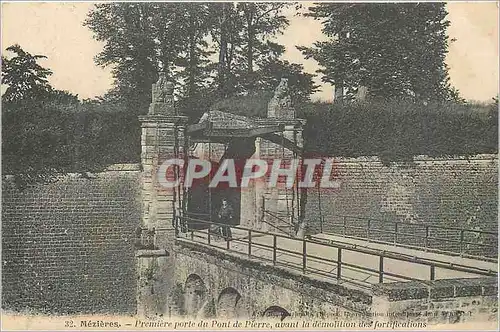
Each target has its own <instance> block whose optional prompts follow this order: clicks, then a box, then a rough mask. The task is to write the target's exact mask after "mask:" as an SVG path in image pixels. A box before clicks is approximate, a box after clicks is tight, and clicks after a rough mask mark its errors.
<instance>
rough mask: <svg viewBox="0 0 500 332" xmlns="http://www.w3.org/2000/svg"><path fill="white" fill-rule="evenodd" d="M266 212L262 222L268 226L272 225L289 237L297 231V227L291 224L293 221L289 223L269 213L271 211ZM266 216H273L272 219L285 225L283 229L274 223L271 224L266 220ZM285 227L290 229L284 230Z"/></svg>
mask: <svg viewBox="0 0 500 332" xmlns="http://www.w3.org/2000/svg"><path fill="white" fill-rule="evenodd" d="M263 212H264V216H263V218H262V221H263V222H264V223H266V224H268V225H270V226H271V227H273V228H275V229H277V230H279V231H282V232H284V233H288V234H289V235H291V234H292V233H294V230H295V225H294V224H293V223H292V222H291V221H288V220H286V219H284V218H282V217H280V216H278V215H277V214H275V213H273V212H271V211H269V210H263ZM265 215H268V216H271V217H272V218H274V219H276V220H278V221H280V222H281V224H282V225H283V226H282V227H279V226H276V225H274V224H272V223H270V222H269V221H267V220H266V218H265ZM283 227H285V228H288V229H283Z"/></svg>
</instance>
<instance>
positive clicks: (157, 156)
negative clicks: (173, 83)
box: [136, 80, 188, 318]
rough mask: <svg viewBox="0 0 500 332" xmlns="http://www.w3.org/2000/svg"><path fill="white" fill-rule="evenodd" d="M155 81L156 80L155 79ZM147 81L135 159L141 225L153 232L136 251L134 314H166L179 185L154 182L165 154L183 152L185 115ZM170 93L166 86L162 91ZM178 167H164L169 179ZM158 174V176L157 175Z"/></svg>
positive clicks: (172, 155) (179, 155)
mask: <svg viewBox="0 0 500 332" xmlns="http://www.w3.org/2000/svg"><path fill="white" fill-rule="evenodd" d="M159 82H160V80H159ZM160 83H161V82H160ZM158 85H159V84H158V83H157V85H156V89H155V85H153V102H152V103H151V106H150V112H149V114H148V115H147V116H141V117H140V118H139V119H140V121H141V123H142V137H141V146H142V152H141V161H142V205H143V207H142V208H143V218H142V229H143V232H144V231H146V232H148V234H154V241H153V244H152V245H150V246H149V247H148V248H147V249H144V248H142V249H141V248H140V250H138V251H137V253H136V256H137V264H138V266H137V268H138V269H137V272H138V294H137V314H138V315H139V316H145V317H149V318H154V317H159V316H166V317H168V316H169V314H171V313H172V310H173V309H172V308H173V304H172V303H171V301H170V295H171V290H172V289H173V287H174V286H175V285H172V284H171V281H172V280H173V266H174V260H175V253H174V250H173V246H174V241H175V236H176V234H175V227H174V217H175V215H176V214H177V215H178V214H179V213H180V211H181V209H182V203H181V202H182V198H183V197H182V196H183V188H182V185H181V186H179V187H176V188H164V187H163V186H162V185H161V184H160V183H159V176H158V174H159V173H158V171H159V168H160V165H161V164H162V163H163V162H164V161H165V160H167V159H172V158H180V159H183V158H184V154H187V153H188V151H187V150H185V149H186V147H187V144H186V141H185V129H186V124H187V117H185V116H179V115H176V113H177V112H175V109H174V106H173V103H170V104H169V103H166V102H164V101H165V100H168V98H170V97H172V96H171V95H168V94H167V95H166V96H163V98H160V99H158V98H156V99H155V93H156V94H161V93H163V92H165V91H162V90H160V91H159V88H158ZM167 92H169V93H170V92H171V91H167ZM181 173H182V172H181V170H180V169H179V171H178V172H174V168H173V167H170V169H169V171H167V174H168V178H169V180H174V179H175V178H176V177H177V176H180V174H181ZM162 176H163V177H164V175H162Z"/></svg>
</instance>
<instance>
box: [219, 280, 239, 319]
mask: <svg viewBox="0 0 500 332" xmlns="http://www.w3.org/2000/svg"><path fill="white" fill-rule="evenodd" d="M240 299H241V295H240V293H239V292H238V291H237V290H236V289H234V288H232V287H228V288H225V289H223V290H222V292H220V294H219V298H218V299H217V317H218V318H236V317H237V316H238V315H237V309H236V305H237V304H238V301H239V300H240Z"/></svg>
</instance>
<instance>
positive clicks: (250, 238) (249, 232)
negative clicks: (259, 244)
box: [248, 229, 252, 257]
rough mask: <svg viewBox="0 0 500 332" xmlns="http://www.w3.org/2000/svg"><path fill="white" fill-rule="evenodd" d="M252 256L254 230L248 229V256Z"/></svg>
mask: <svg viewBox="0 0 500 332" xmlns="http://www.w3.org/2000/svg"><path fill="white" fill-rule="evenodd" d="M251 256H252V230H251V229H249V230H248V257H251Z"/></svg>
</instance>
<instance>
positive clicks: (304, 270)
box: [302, 240, 307, 273]
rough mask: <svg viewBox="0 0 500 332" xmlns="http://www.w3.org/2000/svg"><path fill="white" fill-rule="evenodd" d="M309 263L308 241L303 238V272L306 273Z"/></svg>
mask: <svg viewBox="0 0 500 332" xmlns="http://www.w3.org/2000/svg"><path fill="white" fill-rule="evenodd" d="M306 265H307V241H306V240H302V272H303V273H306Z"/></svg>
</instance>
